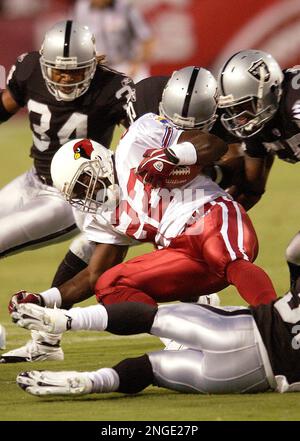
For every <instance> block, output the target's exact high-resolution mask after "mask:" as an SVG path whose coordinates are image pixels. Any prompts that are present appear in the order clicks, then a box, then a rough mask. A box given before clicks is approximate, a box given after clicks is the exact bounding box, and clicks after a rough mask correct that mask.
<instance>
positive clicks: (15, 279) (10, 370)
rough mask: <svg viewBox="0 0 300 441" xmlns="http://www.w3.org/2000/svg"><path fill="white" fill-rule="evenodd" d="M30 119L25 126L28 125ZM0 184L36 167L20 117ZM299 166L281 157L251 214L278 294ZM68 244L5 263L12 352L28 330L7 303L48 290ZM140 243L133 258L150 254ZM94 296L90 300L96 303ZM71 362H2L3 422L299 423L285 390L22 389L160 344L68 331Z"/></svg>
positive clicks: (7, 134)
mask: <svg viewBox="0 0 300 441" xmlns="http://www.w3.org/2000/svg"><path fill="white" fill-rule="evenodd" d="M26 124H27V123H26ZM1 139H2V146H1V173H0V186H3V185H4V184H5V183H7V182H8V181H9V180H11V179H12V178H13V177H15V176H17V175H18V174H20V173H22V172H23V171H25V170H26V168H27V167H28V166H29V165H30V163H31V161H30V159H29V158H28V151H29V145H30V132H29V129H28V127H27V125H25V124H24V122H23V121H22V120H17V119H15V120H11V121H10V122H9V123H7V124H4V125H2V126H1ZM299 213H300V199H299V165H294V166H293V165H290V164H286V163H284V162H282V161H277V162H275V165H274V169H273V171H272V173H271V177H270V181H269V184H268V190H267V193H266V195H265V196H264V198H263V200H262V201H261V202H260V203H259V205H258V206H257V207H255V208H254V209H253V210H251V212H250V215H251V218H252V220H253V222H254V225H255V227H256V230H257V234H258V237H259V240H260V254H259V257H258V259H257V262H256V263H258V264H259V265H261V266H262V267H263V268H264V269H265V270H266V271H267V272H268V273H269V275H270V276H271V278H272V279H273V281H274V284H275V287H276V289H277V292H278V294H279V295H281V294H282V293H284V292H285V291H286V289H287V287H288V272H287V268H286V265H285V257H284V253H285V248H286V245H287V244H288V242H289V240H290V239H291V238H292V236H293V235H294V234H295V233H296V232H297V230H298V228H299ZM67 247H68V242H64V243H62V244H58V245H52V246H49V247H47V248H43V249H40V250H36V251H30V252H24V253H22V254H18V255H15V256H11V257H9V258H6V259H4V260H2V261H1V265H0V274H1V278H0V281H1V298H0V322H1V323H2V324H4V325H5V327H6V330H7V350H9V349H12V348H14V347H17V346H19V345H21V344H23V343H24V342H25V341H26V339H28V335H29V334H28V332H27V331H25V330H23V329H18V328H17V327H16V326H14V325H13V324H11V323H10V319H9V317H8V314H7V303H8V300H9V298H10V296H11V294H12V293H14V292H15V291H18V290H20V289H27V290H33V291H40V290H43V289H46V288H47V287H49V283H50V282H51V279H52V276H53V274H54V272H55V269H56V266H57V264H58V263H59V262H60V260H61V258H62V257H63V255H64V254H65V252H66V250H67ZM150 249H151V248H150V247H145V246H141V247H136V248H134V249H132V250H131V252H130V254H129V257H132V256H133V255H136V254H141V253H143V252H145V251H149V250H150ZM221 298H222V304H224V305H225V304H243V302H242V300H241V299H240V298H239V296H238V295H237V293H236V291H235V290H234V289H227V290H225V291H224V292H222V293H221ZM93 302H94V299H91V300H89V302H86V304H91V303H93ZM63 346H64V350H65V361H63V362H59V363H56V362H48V363H46V362H44V363H34V364H26V363H23V364H15V365H14V364H12V365H0V420H2V421H25V420H26V421H33V420H34V421H37V420H47V421H53V420H54V421H61V420H65V421H76V420H77V421H78V420H80V421H90V420H97V421H122V420H123V421H140V420H147V421H167V420H168V421H176V420H177V421H204V420H213V421H222V420H233V421H238V420H251V421H252V420H280V421H285V420H299V415H300V412H299V410H300V405H299V396H298V395H297V394H289V395H279V394H275V393H266V394H258V395H243V396H239V395H227V396H225V395H224V396H223V395H219V396H216V395H210V396H198V395H186V394H178V393H175V392H171V391H167V390H163V389H161V390H160V389H157V388H154V387H151V388H148V389H147V390H146V391H145V392H143V393H142V394H139V395H138V396H135V397H131V396H130V397H129V396H124V395H122V394H107V395H100V394H99V395H98V394H97V395H90V396H86V397H75V398H70V397H66V398H53V397H52V398H41V399H39V398H36V397H32V396H29V395H27V394H25V393H24V392H23V391H22V390H21V389H19V388H18V387H17V386H16V383H15V377H16V374H17V373H18V372H20V371H22V370H25V369H53V370H59V369H61V370H63V369H67V370H94V369H98V368H100V367H105V366H111V365H112V364H114V363H116V362H118V361H120V360H121V359H122V358H125V357H128V356H129V357H130V356H135V355H141V354H142V353H144V352H145V351H149V350H153V349H158V348H160V347H161V344H160V342H159V341H158V340H156V339H155V338H154V337H150V336H146V335H142V336H137V337H135V336H133V337H131V338H129V337H128V338H127V337H117V336H112V335H109V334H107V335H106V334H104V333H101V334H97V333H92V332H89V333H84V332H77V333H69V334H67V335H66V336H65V337H64V340H63Z"/></svg>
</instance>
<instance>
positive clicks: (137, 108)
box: [127, 77, 169, 122]
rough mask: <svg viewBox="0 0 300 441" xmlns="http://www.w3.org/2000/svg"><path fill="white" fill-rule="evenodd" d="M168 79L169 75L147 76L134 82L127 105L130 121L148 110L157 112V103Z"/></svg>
mask: <svg viewBox="0 0 300 441" xmlns="http://www.w3.org/2000/svg"><path fill="white" fill-rule="evenodd" d="M168 80H169V77H148V78H144V79H143V80H141V81H139V82H138V83H136V84H135V91H134V93H133V94H132V96H131V97H130V101H129V103H128V106H127V114H128V118H129V120H130V122H133V121H135V120H136V119H138V118H140V117H141V116H142V115H145V114H146V113H149V112H151V113H156V114H159V103H160V102H161V97H162V93H163V90H164V87H165V85H166V84H167V82H168Z"/></svg>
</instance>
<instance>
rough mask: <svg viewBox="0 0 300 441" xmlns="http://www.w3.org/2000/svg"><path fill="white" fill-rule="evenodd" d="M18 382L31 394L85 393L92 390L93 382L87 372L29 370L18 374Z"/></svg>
mask: <svg viewBox="0 0 300 441" xmlns="http://www.w3.org/2000/svg"><path fill="white" fill-rule="evenodd" d="M16 381H17V384H18V385H19V386H20V387H21V388H22V389H23V390H25V391H26V392H28V393H30V394H31V395H37V396H43V395H83V394H89V393H91V392H92V388H93V382H92V380H91V379H90V378H89V377H88V375H87V373H85V372H75V371H65V372H63V371H62V372H53V371H28V372H21V373H20V374H19V375H18V376H17V379H16Z"/></svg>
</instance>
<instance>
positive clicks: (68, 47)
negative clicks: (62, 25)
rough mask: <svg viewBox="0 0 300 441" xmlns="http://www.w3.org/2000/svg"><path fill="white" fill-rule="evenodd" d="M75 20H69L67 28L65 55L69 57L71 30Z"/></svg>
mask: <svg viewBox="0 0 300 441" xmlns="http://www.w3.org/2000/svg"><path fill="white" fill-rule="evenodd" d="M72 24H73V22H72V21H71V20H67V23H66V30H65V42H64V57H66V58H67V57H69V53H70V39H71V30H72Z"/></svg>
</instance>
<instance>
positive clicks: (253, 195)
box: [231, 154, 274, 210]
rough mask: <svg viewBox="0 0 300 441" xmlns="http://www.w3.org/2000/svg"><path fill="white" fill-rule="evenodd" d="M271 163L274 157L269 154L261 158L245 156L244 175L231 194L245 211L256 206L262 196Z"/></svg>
mask: <svg viewBox="0 0 300 441" xmlns="http://www.w3.org/2000/svg"><path fill="white" fill-rule="evenodd" d="M273 162H274V157H273V155H271V154H269V155H267V156H265V157H263V158H254V157H251V156H248V155H247V154H245V157H244V173H243V175H242V176H241V179H240V181H239V182H238V184H237V185H236V186H235V189H234V191H233V190H232V191H231V194H232V196H233V197H234V198H235V199H236V200H237V201H238V202H239V203H240V204H241V205H242V206H243V207H244V208H245V209H246V210H249V209H250V208H252V207H253V206H254V205H255V204H257V202H258V201H259V200H260V199H261V197H262V195H263V194H264V192H265V189H266V183H267V180H268V176H269V172H270V170H271V167H272V165H273ZM234 193H235V194H234Z"/></svg>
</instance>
